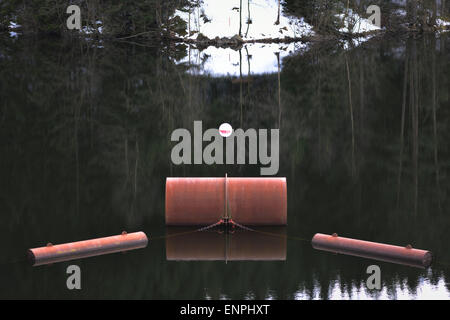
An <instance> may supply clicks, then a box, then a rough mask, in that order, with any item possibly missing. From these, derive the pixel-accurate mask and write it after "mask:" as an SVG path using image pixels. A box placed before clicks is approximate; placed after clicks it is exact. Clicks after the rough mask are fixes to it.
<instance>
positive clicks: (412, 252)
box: [311, 233, 432, 268]
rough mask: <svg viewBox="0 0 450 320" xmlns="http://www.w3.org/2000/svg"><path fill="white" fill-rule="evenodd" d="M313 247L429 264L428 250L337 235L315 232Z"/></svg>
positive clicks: (391, 260) (406, 263) (422, 264)
mask: <svg viewBox="0 0 450 320" xmlns="http://www.w3.org/2000/svg"><path fill="white" fill-rule="evenodd" d="M311 243H312V246H313V248H314V249H318V250H324V251H330V252H334V253H342V254H348V255H352V256H358V257H363V258H368V259H375V260H380V261H386V262H392V263H399V264H405V265H409V266H413V267H421V268H426V267H428V266H430V265H431V261H432V254H431V252H430V251H426V250H420V249H413V248H411V246H409V245H408V246H406V247H400V246H394V245H389V244H383V243H376V242H370V241H363V240H356V239H350V238H343V237H338V236H337V235H336V234H333V235H327V234H322V233H316V234H315V235H314V237H313V238H312V241H311Z"/></svg>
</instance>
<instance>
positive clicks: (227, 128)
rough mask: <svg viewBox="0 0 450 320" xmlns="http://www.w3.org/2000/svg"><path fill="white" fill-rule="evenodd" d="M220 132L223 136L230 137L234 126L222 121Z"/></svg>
mask: <svg viewBox="0 0 450 320" xmlns="http://www.w3.org/2000/svg"><path fill="white" fill-rule="evenodd" d="M219 133H220V135H221V136H222V137H224V138H228V137H229V136H231V134H232V133H233V128H232V127H231V125H230V124H229V123H222V124H221V125H220V127H219Z"/></svg>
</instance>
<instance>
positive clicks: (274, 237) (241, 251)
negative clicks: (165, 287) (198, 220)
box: [166, 227, 286, 262]
mask: <svg viewBox="0 0 450 320" xmlns="http://www.w3.org/2000/svg"><path fill="white" fill-rule="evenodd" d="M189 231H191V232H192V233H187V232H189ZM186 233H187V234H186ZM166 257H167V260H174V261H183V260H184V261H210V260H212V261H216V260H220V261H226V262H228V261H271V260H280V261H283V260H286V228H284V227H266V228H257V229H255V231H248V230H241V229H236V230H233V232H227V231H225V232H223V231H222V232H218V231H202V232H195V229H192V228H182V227H170V228H168V229H167V238H166Z"/></svg>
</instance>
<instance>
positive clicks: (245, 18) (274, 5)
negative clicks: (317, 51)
mask: <svg viewBox="0 0 450 320" xmlns="http://www.w3.org/2000/svg"><path fill="white" fill-rule="evenodd" d="M239 4H240V1H239V0H227V1H219V0H204V1H203V3H202V4H201V6H200V7H198V8H193V9H191V12H190V13H189V12H185V11H182V10H177V11H176V12H175V15H176V16H179V17H180V18H182V19H183V20H184V21H186V22H187V23H188V29H190V31H191V32H190V33H191V35H190V36H188V38H191V39H195V38H197V35H198V33H202V34H203V35H204V36H207V37H208V38H210V39H213V38H215V37H228V38H231V37H232V36H234V35H236V34H239V26H240V23H239V21H240V12H239ZM277 17H278V1H277V0H251V1H250V3H249V2H248V1H242V25H241V35H242V38H243V39H267V38H285V37H291V38H296V37H302V36H308V35H312V34H313V33H314V31H313V30H312V26H311V25H309V24H308V23H306V22H305V21H304V19H299V18H295V17H287V16H285V15H284V14H283V9H282V8H281V12H280V20H279V24H275V22H276V21H277ZM248 22H250V23H248Z"/></svg>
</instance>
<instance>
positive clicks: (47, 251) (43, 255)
mask: <svg viewBox="0 0 450 320" xmlns="http://www.w3.org/2000/svg"><path fill="white" fill-rule="evenodd" d="M147 243H148V239H147V236H146V235H145V233H144V232H134V233H126V232H124V233H122V234H121V235H118V236H111V237H105V238H98V239H91V240H84V241H78V242H71V243H64V244H58V245H51V244H48V245H47V246H46V247H41V248H34V249H29V250H28V257H29V258H30V260H31V263H32V265H33V266H39V265H43V264H50V263H56V262H61V261H68V260H74V259H81V258H87V257H93V256H99V255H103V254H108V253H114V252H122V251H128V250H134V249H140V248H145V247H146V246H147Z"/></svg>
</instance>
